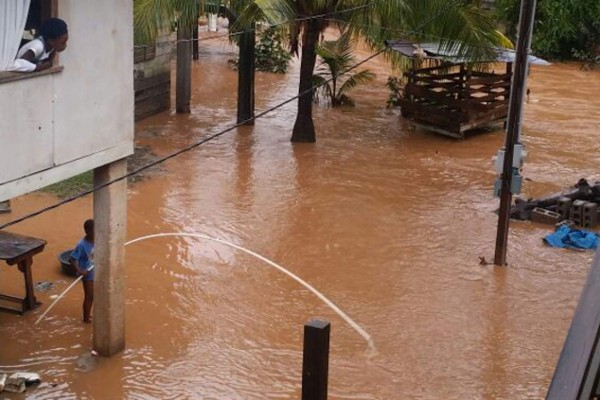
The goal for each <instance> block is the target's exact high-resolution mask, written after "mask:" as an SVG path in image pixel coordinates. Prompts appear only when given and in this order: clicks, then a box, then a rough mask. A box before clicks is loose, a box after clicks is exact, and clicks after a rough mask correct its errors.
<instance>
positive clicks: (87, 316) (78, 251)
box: [69, 219, 94, 324]
mask: <svg viewBox="0 0 600 400" xmlns="http://www.w3.org/2000/svg"><path fill="white" fill-rule="evenodd" d="M83 230H84V231H85V236H84V237H83V239H81V240H80V241H79V243H77V246H76V247H75V250H73V252H72V253H71V257H70V259H69V260H70V261H71V265H73V266H74V267H75V269H76V270H77V275H83V278H82V279H81V282H82V283H83V294H84V299H83V322H85V323H86V324H89V323H91V322H92V317H91V312H92V304H93V303H94V269H93V268H92V269H90V267H91V266H92V265H93V261H94V220H93V219H88V220H87V221H85V222H84V224H83Z"/></svg>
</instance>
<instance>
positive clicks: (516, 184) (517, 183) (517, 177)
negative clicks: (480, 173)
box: [494, 168, 523, 197]
mask: <svg viewBox="0 0 600 400" xmlns="http://www.w3.org/2000/svg"><path fill="white" fill-rule="evenodd" d="M512 171H513V176H512V180H511V182H510V192H511V193H512V194H519V193H521V186H522V185H523V176H522V175H521V174H519V170H518V169H517V168H513V170H512ZM501 190H502V179H501V178H496V182H494V197H500V191H501Z"/></svg>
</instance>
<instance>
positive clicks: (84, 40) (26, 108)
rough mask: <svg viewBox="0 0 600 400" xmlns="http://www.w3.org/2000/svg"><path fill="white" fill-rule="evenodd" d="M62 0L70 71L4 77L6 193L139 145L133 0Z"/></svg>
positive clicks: (0, 99)
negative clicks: (10, 79)
mask: <svg viewBox="0 0 600 400" xmlns="http://www.w3.org/2000/svg"><path fill="white" fill-rule="evenodd" d="M58 4H59V10H58V16H59V17H60V18H62V19H64V20H65V21H66V22H67V24H68V26H69V42H68V47H67V49H66V50H65V51H64V52H63V53H61V54H60V64H61V65H62V66H63V71H62V72H59V73H56V74H52V75H44V76H39V77H35V78H31V79H24V80H19V81H15V82H10V83H0V115H1V118H0V201H2V200H4V199H6V198H11V197H14V196H17V195H20V194H23V193H26V192H27V191H31V190H36V189H39V188H41V187H43V186H45V185H48V184H50V183H54V182H57V181H60V180H63V179H67V178H69V177H71V176H74V175H76V174H78V173H81V172H83V171H82V168H87V169H93V168H95V167H98V166H101V165H104V164H108V163H110V162H112V161H116V160H118V159H120V158H122V157H124V156H127V155H129V154H131V153H132V152H133V132H134V127H133V106H134V104H133V103H134V91H133V16H132V9H133V5H132V0H126V1H124V0H103V1H92V0H61V1H59V2H58ZM86 159H89V160H86ZM49 168H52V170H49ZM32 174H33V175H35V176H32ZM18 178H24V180H25V181H24V184H19V182H15V179H18Z"/></svg>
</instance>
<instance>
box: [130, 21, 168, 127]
mask: <svg viewBox="0 0 600 400" xmlns="http://www.w3.org/2000/svg"><path fill="white" fill-rule="evenodd" d="M151 50H154V51H152V52H151V53H152V54H153V55H154V57H152V58H151V59H149V60H147V61H141V62H136V63H135V65H134V67H133V77H134V88H135V119H136V120H140V119H142V118H145V117H148V116H150V115H154V114H158V113H160V112H162V111H166V110H168V109H169V108H171V54H172V53H171V50H172V46H171V43H170V38H169V33H168V32H165V33H163V34H162V35H160V36H159V37H158V38H157V40H156V44H155V45H154V47H153V48H152V49H151Z"/></svg>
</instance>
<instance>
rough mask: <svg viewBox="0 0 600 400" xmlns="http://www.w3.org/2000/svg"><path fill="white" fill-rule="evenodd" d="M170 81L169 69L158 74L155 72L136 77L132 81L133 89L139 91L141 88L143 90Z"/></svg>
mask: <svg viewBox="0 0 600 400" xmlns="http://www.w3.org/2000/svg"><path fill="white" fill-rule="evenodd" d="M170 83H171V73H170V72H169V71H167V72H163V73H160V74H156V75H154V76H151V77H148V78H143V79H136V80H135V81H134V82H133V85H134V90H135V91H136V92H139V91H141V90H145V89H148V88H151V87H154V86H160V85H162V84H170Z"/></svg>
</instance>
